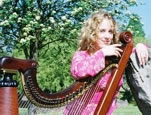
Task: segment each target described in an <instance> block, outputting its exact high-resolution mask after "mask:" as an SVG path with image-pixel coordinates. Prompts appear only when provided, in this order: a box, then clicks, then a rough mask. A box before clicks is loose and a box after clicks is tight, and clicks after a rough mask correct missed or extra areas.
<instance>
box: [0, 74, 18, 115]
mask: <svg viewBox="0 0 151 115" xmlns="http://www.w3.org/2000/svg"><path fill="white" fill-rule="evenodd" d="M13 75H14V74H12V73H4V77H3V80H1V81H0V114H1V115H19V113H18V95H17V82H16V81H15V80H13Z"/></svg>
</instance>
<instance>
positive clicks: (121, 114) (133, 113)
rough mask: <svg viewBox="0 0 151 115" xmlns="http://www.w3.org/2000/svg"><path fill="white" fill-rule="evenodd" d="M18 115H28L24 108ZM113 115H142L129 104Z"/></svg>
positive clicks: (40, 112) (118, 109)
mask: <svg viewBox="0 0 151 115" xmlns="http://www.w3.org/2000/svg"><path fill="white" fill-rule="evenodd" d="M19 113H20V115H28V112H27V109H25V108H24V109H21V108H20V109H19ZM37 115H54V113H53V114H52V113H50V112H48V114H46V113H43V111H42V110H40V111H39V112H38V114H37ZM55 115H62V114H60V113H58V112H56V114H55ZM113 115H142V114H141V113H140V111H139V109H138V107H137V106H134V105H131V104H129V105H128V106H120V107H118V108H117V109H116V110H115V112H114V113H113Z"/></svg>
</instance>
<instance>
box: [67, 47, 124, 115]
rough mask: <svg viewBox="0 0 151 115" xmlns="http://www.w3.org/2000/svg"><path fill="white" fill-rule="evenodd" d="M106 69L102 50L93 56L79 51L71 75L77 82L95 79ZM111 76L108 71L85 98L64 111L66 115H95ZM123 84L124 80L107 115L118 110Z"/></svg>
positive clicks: (75, 55) (74, 57)
mask: <svg viewBox="0 0 151 115" xmlns="http://www.w3.org/2000/svg"><path fill="white" fill-rule="evenodd" d="M104 68H105V57H104V54H103V52H102V51H101V49H100V50H98V51H97V52H95V53H94V54H93V55H89V54H88V53H87V51H77V52H76V53H75V54H74V56H73V58H72V65H71V73H72V76H73V77H74V79H76V80H78V79H81V78H84V77H86V76H91V77H94V76H95V75H96V74H97V73H98V72H99V71H101V70H102V69H104ZM110 76H111V71H108V72H107V73H106V74H105V75H104V76H102V77H101V79H100V80H99V82H98V83H97V84H96V85H94V86H93V87H92V88H90V89H89V90H88V91H87V92H86V93H85V94H84V95H83V96H81V97H79V98H78V99H77V100H75V101H73V102H71V103H70V104H68V105H67V106H66V108H65V110H64V115H93V113H94V111H95V108H96V106H97V104H98V102H99V100H100V98H101V96H102V94H103V92H104V88H105V87H106V84H107V81H108V80H109V78H110ZM122 84H123V78H122V79H121V81H120V83H119V86H118V89H117V92H116V94H115V96H114V99H113V101H112V104H111V105H110V108H109V110H108V113H107V115H111V114H112V113H113V111H114V110H115V109H116V97H117V94H118V91H119V88H120V86H121V85H122Z"/></svg>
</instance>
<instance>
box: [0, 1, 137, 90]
mask: <svg viewBox="0 0 151 115" xmlns="http://www.w3.org/2000/svg"><path fill="white" fill-rule="evenodd" d="M137 4H138V3H137V2H136V1H135V0H108V1H106V0H87V1H86V0H3V3H2V4H1V5H0V9H1V10H0V41H1V42H0V43H1V44H2V45H1V47H5V50H6V51H7V52H12V56H14V57H19V58H24V59H34V60H36V61H38V63H39V67H38V73H37V76H38V77H37V81H38V84H39V86H40V88H41V89H42V90H49V91H51V92H56V91H59V90H61V89H62V88H66V87H67V86H69V85H70V84H71V83H72V82H73V81H74V80H73V79H72V77H71V73H70V63H71V58H72V54H73V53H74V52H75V50H76V49H77V36H78V32H79V30H80V28H81V25H82V24H83V21H84V20H85V19H86V18H87V17H88V16H89V14H90V13H91V12H93V11H94V10H98V9H106V10H108V11H109V12H110V13H111V14H112V15H113V16H114V18H116V19H117V20H118V21H119V22H120V24H121V25H123V24H126V25H124V26H122V27H123V28H126V27H127V23H126V22H127V21H128V20H130V17H131V15H132V14H131V13H130V12H129V11H128V7H130V6H131V7H132V6H135V5H137Z"/></svg>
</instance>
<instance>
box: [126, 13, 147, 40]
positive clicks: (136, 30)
mask: <svg viewBox="0 0 151 115" xmlns="http://www.w3.org/2000/svg"><path fill="white" fill-rule="evenodd" d="M127 30H129V31H131V32H132V33H133V36H134V37H145V32H144V30H143V24H142V23H141V21H140V17H139V16H138V15H137V14H133V15H132V16H131V19H130V21H129V24H128V26H127Z"/></svg>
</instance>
